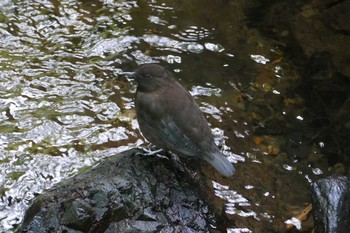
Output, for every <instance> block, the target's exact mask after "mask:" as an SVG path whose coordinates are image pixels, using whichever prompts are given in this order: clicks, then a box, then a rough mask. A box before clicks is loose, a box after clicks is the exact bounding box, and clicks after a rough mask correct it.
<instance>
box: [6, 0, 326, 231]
mask: <svg viewBox="0 0 350 233" xmlns="http://www.w3.org/2000/svg"><path fill="white" fill-rule="evenodd" d="M242 5H243V3H242V2H241V1H199V0H197V1H165V0H164V1H156V0H149V1H146V0H140V1H118V0H88V1H79V0H74V1H72V0H62V1H56V0H52V1H49V0H29V1H28V0H26V1H25V0H16V1H15V0H12V1H11V0H3V1H1V2H0V41H1V43H0V113H1V114H0V197H1V198H0V222H1V223H0V231H1V232H2V231H4V232H6V231H11V229H13V226H14V225H16V224H18V223H20V221H21V219H22V218H23V215H24V211H25V209H26V208H27V207H28V205H29V204H30V201H31V200H32V199H33V198H34V197H35V195H36V194H38V193H41V192H42V191H43V190H44V189H47V188H49V187H51V186H52V185H54V184H55V183H57V182H59V181H61V180H62V179H66V178H67V177H71V176H73V175H75V174H77V173H78V172H79V171H83V170H85V169H89V168H90V167H91V166H94V165H96V164H97V163H98V161H100V160H101V159H103V158H105V157H108V156H111V155H115V154H117V153H118V152H121V151H124V150H127V149H130V148H133V147H136V146H139V145H142V144H143V143H144V142H145V141H144V139H143V138H142V136H141V134H140V133H139V131H138V125H137V122H136V120H135V117H134V115H135V114H134V104H133V93H134V92H135V84H134V83H130V82H128V81H127V80H126V79H125V78H122V77H119V76H120V75H118V74H120V72H122V71H131V70H134V69H135V68H137V66H138V65H139V64H142V63H150V62H156V63H161V64H162V65H164V66H166V67H167V68H168V69H169V70H170V71H171V72H173V73H174V74H175V76H176V78H177V79H179V80H180V82H181V83H182V84H183V85H184V86H185V87H186V88H188V89H189V90H190V91H191V93H192V94H193V95H194V96H195V98H196V100H197V101H198V103H199V104H200V106H201V108H202V110H203V111H204V112H205V113H206V115H207V116H208V121H209V122H210V124H211V127H212V129H213V132H214V134H215V136H216V139H217V142H218V144H219V145H220V147H221V148H222V150H224V152H225V153H226V154H227V155H228V156H229V158H230V160H231V161H232V162H235V163H237V164H236V166H237V175H236V177H235V181H232V182H231V183H228V185H227V186H225V185H223V184H220V183H218V182H217V181H213V189H214V190H215V193H216V195H217V196H219V197H221V198H223V199H224V200H225V201H226V213H227V215H229V216H233V217H232V218H235V216H236V217H237V216H238V218H240V219H249V222H248V220H247V221H246V220H242V221H240V223H239V224H238V225H240V226H237V229H238V230H237V229H236V231H234V230H235V229H230V230H231V231H232V232H250V231H252V230H254V227H253V225H254V224H260V223H259V222H261V219H264V220H266V221H267V222H271V223H275V221H276V219H278V221H279V223H278V224H283V221H280V220H281V219H286V218H288V216H289V217H292V212H290V208H287V207H286V205H287V204H285V205H283V206H281V205H277V204H276V205H274V204H273V203H277V202H278V203H280V202H281V201H282V202H283V203H288V204H289V205H290V206H294V205H296V206H298V205H299V206H304V205H305V204H306V203H305V202H306V201H305V200H307V197H299V198H295V197H294V196H293V197H291V195H292V194H291V193H290V192H291V190H293V189H296V188H299V187H300V190H306V189H307V186H308V183H309V182H311V181H312V180H313V179H314V178H316V177H318V176H319V175H321V174H322V171H323V170H324V169H325V166H324V167H322V166H321V165H322V164H321V165H319V164H318V163H316V164H317V166H316V165H314V164H313V163H310V162H308V161H307V162H304V163H303V162H300V161H299V160H298V159H296V157H298V156H296V155H299V153H304V154H307V155H308V156H309V157H310V156H313V157H312V158H313V161H319V159H320V157H321V155H319V153H318V148H317V146H320V147H322V142H320V144H319V145H316V146H310V147H307V148H304V149H300V150H299V151H297V152H295V154H290V153H287V152H289V150H288V148H287V149H285V148H283V145H286V144H288V143H286V142H291V143H294V144H301V143H302V140H303V137H302V136H300V135H299V134H297V133H293V134H292V135H291V134H289V135H284V134H278V136H264V135H266V134H264V133H261V134H257V135H254V134H253V131H254V129H258V128H264V126H265V124H266V123H270V122H275V120H271V119H285V118H288V119H290V121H288V122H292V125H291V126H290V127H291V128H298V127H299V126H300V127H304V126H302V124H303V120H304V119H303V106H302V100H299V99H297V98H287V97H285V95H286V91H287V90H288V88H289V87H290V85H292V84H293V82H295V81H296V80H298V78H299V77H298V75H297V73H296V71H295V68H294V67H293V66H292V65H290V64H289V63H288V60H287V59H285V60H283V59H282V58H283V57H284V54H283V52H282V51H281V50H280V49H279V44H278V43H277V42H275V41H271V40H268V39H266V38H263V37H262V36H261V35H259V33H258V32H257V31H256V30H253V29H249V28H248V27H247V26H246V23H245V20H246V18H245V16H244V14H243V11H242ZM269 119H270V120H271V121H269ZM274 128H275V129H276V130H277V131H278V130H282V129H280V128H279V126H278V124H276V127H274ZM254 132H255V131H254ZM305 151H307V152H305ZM271 168H273V169H271ZM320 168H321V169H320ZM259 171H260V172H261V173H263V174H264V175H261V174H260V173H259ZM266 171H278V173H277V174H276V173H274V174H271V173H269V172H266ZM255 172H257V174H255ZM240 189H241V190H243V191H237V190H240ZM234 190H235V191H234ZM299 195H300V193H298V194H296V196H299ZM258 197H263V199H259V198H258ZM237 205H239V206H240V207H237ZM242 206H243V207H242ZM244 206H248V207H247V208H246V209H244V210H242V208H244ZM292 209H293V208H292ZM276 213H279V214H280V216H276ZM276 224H277V223H276ZM239 229H241V230H239Z"/></svg>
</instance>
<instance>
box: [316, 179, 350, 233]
mask: <svg viewBox="0 0 350 233" xmlns="http://www.w3.org/2000/svg"><path fill="white" fill-rule="evenodd" d="M312 200H313V215H314V219H315V232H316V233H325V232H327V233H329V232H337V233H347V232H349V229H350V218H349V216H350V178H349V177H345V176H341V177H330V178H325V179H320V180H318V181H317V182H315V183H314V184H313V185H312Z"/></svg>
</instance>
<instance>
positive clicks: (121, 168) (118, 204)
mask: <svg viewBox="0 0 350 233" xmlns="http://www.w3.org/2000/svg"><path fill="white" fill-rule="evenodd" d="M135 152H137V150H131V151H128V152H124V153H122V154H120V155H117V156H112V157H110V158H107V159H106V160H104V161H103V162H101V163H100V164H99V165H98V166H96V167H94V168H93V169H91V170H89V171H86V172H84V173H82V174H79V175H77V176H75V177H73V178H71V179H68V180H66V181H64V182H62V183H60V184H58V185H57V186H56V187H53V188H51V189H50V190H48V191H46V192H45V193H44V194H41V195H39V196H38V197H37V198H36V199H35V201H34V203H33V204H32V205H31V207H30V208H29V209H28V211H27V212H26V216H25V219H24V221H23V224H22V225H21V226H20V227H19V229H18V230H17V232H35V233H38V232H209V231H211V232H215V230H214V229H213V227H212V226H215V225H216V222H215V215H214V214H213V213H211V212H210V211H209V208H208V206H207V205H205V204H204V202H203V201H202V200H201V199H200V198H199V196H200V195H199V194H198V192H197V190H198V189H197V187H193V186H191V185H189V183H188V182H186V180H187V179H186V177H184V176H186V174H185V173H183V172H182V171H179V169H178V168H174V167H173V166H172V165H174V164H172V163H174V160H172V159H171V160H167V159H164V158H159V157H156V156H152V157H147V156H146V157H145V156H141V155H136V154H135ZM187 176H188V174H187Z"/></svg>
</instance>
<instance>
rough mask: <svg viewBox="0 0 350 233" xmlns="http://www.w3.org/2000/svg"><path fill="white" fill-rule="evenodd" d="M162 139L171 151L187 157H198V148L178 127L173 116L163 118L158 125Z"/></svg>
mask: <svg viewBox="0 0 350 233" xmlns="http://www.w3.org/2000/svg"><path fill="white" fill-rule="evenodd" d="M156 127H158V132H159V136H160V138H162V140H163V141H164V142H165V143H166V144H167V146H168V147H169V149H171V150H174V151H177V152H180V153H182V154H185V155H190V156H194V155H198V154H199V153H200V151H199V149H198V147H197V146H196V145H195V144H194V143H193V142H192V140H191V139H190V138H188V136H186V134H185V132H184V131H183V130H182V129H181V128H180V127H178V125H177V124H176V122H175V121H174V119H173V118H172V117H171V116H165V117H163V118H162V119H161V120H160V122H158V124H157V125H156Z"/></svg>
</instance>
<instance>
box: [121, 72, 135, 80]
mask: <svg viewBox="0 0 350 233" xmlns="http://www.w3.org/2000/svg"><path fill="white" fill-rule="evenodd" d="M120 75H124V76H126V77H127V78H132V79H134V78H136V73H135V72H122V73H120Z"/></svg>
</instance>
